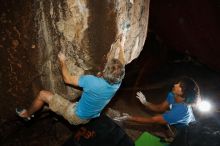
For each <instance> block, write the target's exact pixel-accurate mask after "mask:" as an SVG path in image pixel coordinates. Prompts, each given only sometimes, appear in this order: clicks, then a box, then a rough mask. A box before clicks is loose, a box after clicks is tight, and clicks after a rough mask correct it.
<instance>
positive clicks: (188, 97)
mask: <svg viewBox="0 0 220 146" xmlns="http://www.w3.org/2000/svg"><path fill="white" fill-rule="evenodd" d="M179 83H180V87H181V88H182V92H183V98H185V103H187V104H192V103H196V102H197V101H198V99H199V98H200V91H199V86H198V84H197V83H196V81H194V80H193V79H192V78H189V77H182V78H181V79H180V80H179Z"/></svg>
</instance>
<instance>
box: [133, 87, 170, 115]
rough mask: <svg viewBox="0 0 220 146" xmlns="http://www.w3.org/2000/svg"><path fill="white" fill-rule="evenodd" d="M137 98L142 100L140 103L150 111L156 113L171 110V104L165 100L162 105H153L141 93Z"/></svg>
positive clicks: (137, 94) (138, 93)
mask: <svg viewBox="0 0 220 146" xmlns="http://www.w3.org/2000/svg"><path fill="white" fill-rule="evenodd" d="M136 97H137V98H138V99H139V100H140V102H141V103H142V104H143V105H144V106H145V107H146V108H148V109H150V110H152V111H154V112H165V111H167V110H168V109H169V103H168V102H167V101H166V100H165V101H163V102H162V103H160V104H153V103H150V102H148V101H147V100H146V98H145V96H144V94H143V93H142V92H141V91H139V92H137V93H136Z"/></svg>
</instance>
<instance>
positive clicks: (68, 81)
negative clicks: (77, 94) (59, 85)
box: [58, 52, 79, 86]
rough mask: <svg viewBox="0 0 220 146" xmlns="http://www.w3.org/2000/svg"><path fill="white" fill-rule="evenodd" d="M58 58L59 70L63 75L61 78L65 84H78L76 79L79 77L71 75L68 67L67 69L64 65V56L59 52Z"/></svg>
mask: <svg viewBox="0 0 220 146" xmlns="http://www.w3.org/2000/svg"><path fill="white" fill-rule="evenodd" d="M58 58H59V61H60V66H61V72H62V76H63V80H64V82H65V83H66V84H71V85H74V86H78V80H79V77H78V76H73V75H71V74H70V73H69V71H68V69H67V65H66V62H65V61H66V56H65V55H64V54H63V53H61V52H59V54H58Z"/></svg>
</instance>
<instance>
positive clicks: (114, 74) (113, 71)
mask: <svg viewBox="0 0 220 146" xmlns="http://www.w3.org/2000/svg"><path fill="white" fill-rule="evenodd" d="M124 75H125V67H124V65H123V64H122V63H121V62H120V61H119V60H118V59H111V60H110V61H108V62H107V63H106V65H105V69H104V70H103V78H104V79H105V80H106V81H107V82H108V83H109V84H117V83H120V82H121V81H122V79H123V78H124Z"/></svg>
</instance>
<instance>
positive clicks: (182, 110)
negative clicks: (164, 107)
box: [163, 92, 195, 127]
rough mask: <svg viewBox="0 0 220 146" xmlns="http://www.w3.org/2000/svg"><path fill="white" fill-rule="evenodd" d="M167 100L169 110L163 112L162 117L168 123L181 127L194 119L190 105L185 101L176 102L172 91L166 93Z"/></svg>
mask: <svg viewBox="0 0 220 146" xmlns="http://www.w3.org/2000/svg"><path fill="white" fill-rule="evenodd" d="M167 102H168V103H169V105H170V110H169V111H167V112H165V113H164V114H163V118H164V120H165V121H166V122H167V123H168V124H170V125H175V126H176V127H182V126H186V125H188V124H189V123H190V122H193V121H195V117H194V115H193V111H192V108H191V106H189V105H186V104H185V103H176V101H175V98H174V94H173V93H172V92H169V93H168V95H167Z"/></svg>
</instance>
